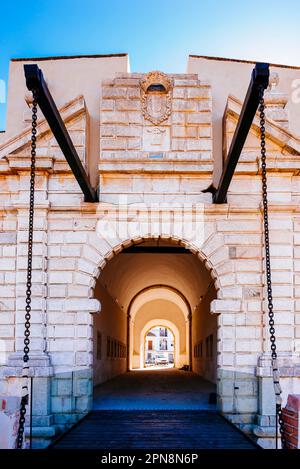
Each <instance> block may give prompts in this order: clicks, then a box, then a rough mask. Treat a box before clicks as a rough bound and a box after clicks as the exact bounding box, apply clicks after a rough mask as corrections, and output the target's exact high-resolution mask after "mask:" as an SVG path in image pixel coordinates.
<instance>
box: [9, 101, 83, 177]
mask: <svg viewBox="0 0 300 469" xmlns="http://www.w3.org/2000/svg"><path fill="white" fill-rule="evenodd" d="M59 112H60V115H61V118H62V119H63V121H64V122H65V123H67V122H68V121H70V120H71V119H74V118H75V117H77V116H78V115H80V114H81V113H82V112H85V102H84V98H83V96H78V97H76V98H74V99H72V100H71V101H69V102H68V103H66V104H64V106H62V107H61V108H59ZM48 132H50V128H49V125H48V123H47V121H46V119H39V120H38V123H37V139H38V140H39V139H41V138H42V137H43V136H44V135H45V134H47V133H48ZM30 140H31V126H27V127H26V128H25V129H24V130H22V131H21V132H19V133H18V134H16V135H14V136H13V137H11V138H10V139H8V140H6V141H5V142H3V143H1V144H0V160H1V159H2V158H5V159H6V158H7V159H8V160H10V158H8V157H9V156H13V164H15V159H16V158H17V157H18V154H17V153H16V152H17V150H18V149H21V148H24V146H26V145H28V144H30ZM13 152H14V155H11V153H13ZM19 158H21V159H25V158H24V155H22V156H21V155H20V156H19ZM38 160H39V157H37V163H38ZM0 170H1V166H0Z"/></svg>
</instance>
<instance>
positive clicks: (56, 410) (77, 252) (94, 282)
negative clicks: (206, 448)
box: [0, 59, 300, 447]
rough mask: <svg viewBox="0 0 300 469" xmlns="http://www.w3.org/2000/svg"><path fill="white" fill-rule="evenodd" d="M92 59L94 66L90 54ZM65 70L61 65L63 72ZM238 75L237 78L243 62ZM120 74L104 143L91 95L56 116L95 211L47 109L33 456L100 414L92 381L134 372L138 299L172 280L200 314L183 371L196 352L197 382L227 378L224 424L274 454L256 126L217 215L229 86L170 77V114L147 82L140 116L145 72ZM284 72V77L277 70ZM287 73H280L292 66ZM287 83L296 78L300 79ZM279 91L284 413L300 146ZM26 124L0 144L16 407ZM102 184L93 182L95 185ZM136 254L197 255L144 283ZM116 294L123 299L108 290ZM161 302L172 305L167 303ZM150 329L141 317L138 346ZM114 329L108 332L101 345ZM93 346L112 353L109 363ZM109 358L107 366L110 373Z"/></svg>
mask: <svg viewBox="0 0 300 469" xmlns="http://www.w3.org/2000/svg"><path fill="white" fill-rule="evenodd" d="M89 60H90V66H92V65H91V64H92V61H93V59H89ZM105 60H107V59H103V65H102V67H103V70H105V66H106V64H105ZM120 60H121V59H120ZM122 60H123V59H122ZM66 61H67V59H66V60H65V61H62V62H61V64H55V67H57V68H61V69H63V68H64V63H65V62H66ZM194 61H196V59H194ZM17 65H18V66H19V64H17ZM39 65H40V66H41V68H43V64H42V63H40V64H39ZM239 65H240V67H241V70H242V68H243V67H244V64H242V63H241V64H239ZM248 65H249V64H246V66H247V67H248ZM218 66H219V62H218V61H216V67H218ZM201 67H203V65H201ZM201 67H200V68H201ZM210 67H211V64H210ZM234 67H236V64H234ZM112 68H113V70H111V72H110V74H111V76H110V77H109V78H107V77H105V78H103V79H102V81H101V83H99V87H100V93H99V90H95V96H96V95H97V96H98V93H99V100H98V110H99V124H100V130H99V132H98V133H95V132H94V133H93V134H92V137H91V134H90V132H89V130H90V112H89V108H88V107H87V106H86V102H85V96H84V94H83V95H82V94H81V93H79V94H78V96H77V95H74V96H73V97H72V99H71V100H70V101H69V102H65V103H63V104H62V105H61V106H60V112H61V115H62V117H63V119H64V121H65V123H66V126H67V129H68V131H69V133H70V135H71V138H72V140H73V143H74V145H75V147H76V149H77V151H78V154H79V155H80V158H81V159H82V161H83V163H84V165H85V167H86V169H87V171H88V172H89V173H90V172H91V168H95V167H96V166H97V170H96V172H97V177H99V200H100V201H99V203H96V204H91V203H85V202H84V201H83V196H82V194H81V192H80V189H79V186H78V185H77V183H76V181H75V179H74V177H73V175H72V173H71V171H70V169H69V167H68V165H67V163H66V162H65V160H64V157H63V155H62V154H61V151H60V149H59V147H58V146H57V144H56V142H55V140H54V138H53V136H52V134H51V132H50V130H49V128H48V125H47V123H46V122H45V121H44V120H43V117H42V116H41V114H39V118H40V120H39V123H38V156H37V179H36V209H35V223H34V230H35V231H34V251H33V254H34V260H33V300H32V325H31V360H30V372H31V375H32V376H33V377H34V383H35V386H36V399H35V400H33V427H34V428H33V432H34V437H35V442H36V445H37V446H38V445H40V446H45V445H47V444H48V441H49V439H51V438H52V437H54V436H55V435H57V434H58V433H59V432H60V431H63V430H64V429H66V428H67V427H68V426H69V425H71V424H73V423H74V422H76V421H77V420H78V419H79V418H80V417H81V416H82V415H84V414H85V413H86V412H87V411H88V410H90V409H91V406H92V389H93V380H94V384H97V383H98V382H102V381H104V380H106V379H108V378H110V377H112V376H114V375H116V374H118V373H121V372H124V371H126V369H127V368H128V367H130V366H133V364H134V361H135V360H136V362H137V363H138V361H139V360H138V358H134V355H135V351H134V350H133V348H134V345H133V340H132V337H133V335H134V332H133V328H134V325H133V324H132V323H131V321H132V318H131V317H130V315H129V316H127V315H128V310H129V309H128V308H129V305H130V302H131V301H132V300H133V298H134V297H135V296H136V295H137V294H138V293H139V292H141V291H142V289H143V288H144V287H150V286H151V285H166V286H169V287H170V286H171V287H172V288H174V289H177V290H180V292H181V293H183V295H184V297H185V298H186V299H187V302H188V303H189V305H190V311H189V313H188V315H187V316H186V317H185V316H184V315H183V319H182V321H183V324H187V325H186V332H185V334H186V337H185V341H184V342H186V345H183V346H182V347H183V348H182V355H183V356H184V357H185V359H186V360H188V357H190V358H189V360H190V365H192V366H193V369H194V370H195V371H196V372H198V373H200V374H202V375H203V374H204V375H205V376H206V377H207V378H208V379H210V380H212V381H215V382H216V384H217V392H218V406H219V409H220V410H221V411H222V412H223V413H224V414H225V415H226V416H227V418H228V419H230V420H231V421H232V422H233V423H234V424H236V425H238V426H239V427H240V428H241V429H242V430H243V431H246V432H249V433H250V434H252V435H255V436H256V438H257V439H258V441H259V443H261V444H262V445H263V446H266V447H268V446H269V445H272V444H273V435H274V422H275V420H274V419H275V417H274V413H275V412H274V410H275V407H274V399H273V389H272V380H271V369H270V353H269V339H268V324H267V313H266V311H267V309H266V303H265V286H264V264H263V225H262V211H261V175H260V161H259V134H258V117H256V118H255V120H254V122H253V125H252V128H251V132H250V134H249V137H248V139H247V142H246V145H245V148H244V150H243V153H242V156H241V159H240V162H239V164H238V167H237V171H236V173H235V176H234V178H233V180H232V183H231V185H230V190H229V193H228V201H227V203H226V204H224V205H214V204H213V203H212V199H211V194H210V193H203V192H202V190H204V189H206V188H207V187H208V186H209V185H210V184H211V183H212V182H213V180H214V179H215V177H216V175H217V174H218V172H219V170H220V167H219V166H220V161H219V160H218V158H217V157H215V149H216V152H217V148H218V147H219V146H220V144H221V143H222V142H220V134H219V130H218V129H219V127H218V126H220V125H221V122H220V119H217V118H216V114H214V105H215V104H214V103H215V101H218V97H219V93H220V87H219V88H217V87H216V86H217V85H216V84H215V82H214V80H215V78H213V76H212V81H213V85H212V84H211V83H210V82H209V81H208V80H206V79H204V80H203V78H202V75H201V70H199V72H195V68H197V66H196V65H195V63H194V62H193V64H192V65H190V69H193V70H192V73H187V74H180V75H179V74H177V75H176V74H173V75H172V74H169V75H167V76H166V77H165V79H167V80H169V82H170V83H171V85H170V91H169V93H171V94H170V103H171V108H170V109H169V110H168V112H167V107H168V105H169V104H168V101H167V97H166V94H167V93H166V91H167V90H166V88H165V87H164V86H163V83H160V82H156V81H154V82H153V83H152V87H151V84H150V85H149V88H148V89H147V90H146V95H147V96H146V101H147V102H146V105H145V103H144V104H143V100H142V96H143V95H142V89H141V82H142V81H143V80H144V79H145V78H147V75H146V74H137V73H129V72H128V71H126V70H124V67H123V69H122V67H120V68H121V71H120V68H118V62H117V61H116V63H115V65H114V67H112ZM250 69H251V67H250ZM273 69H274V70H275V71H276V73H277V74H278V75H279V79H280V76H281V68H279V67H277V68H276V67H273ZM12 70H14V69H13V68H12ZM49 70H50V69H49ZM122 70H123V71H122ZM283 72H284V76H285V74H286V73H287V70H286V69H283ZM18 73H19V72H18ZM49 73H50V72H49ZM243 73H244V70H243V71H242V72H241V76H243ZM289 73H290V75H291V76H293V77H297V73H299V71H298V70H290V72H289ZM246 76H247V77H248V78H247V79H246V80H245V79H244V78H243V80H242V81H243V83H244V82H245V83H244V85H245V86H246V85H247V83H248V81H249V76H250V75H248V74H246ZM11 79H14V80H15V78H11ZM160 79H161V77H160ZM161 80H162V79H161ZM49 81H50V83H51V73H50V76H49ZM214 87H215V89H216V95H214ZM278 88H279V89H280V81H279V85H278ZM272 92H273V93H274V90H272V89H270V90H269V91H268V93H269V94H267V96H266V100H267V102H268V103H271V104H270V106H271V107H272V109H271V110H270V113H269V114H268V119H267V123H266V132H267V150H268V168H269V170H268V188H269V204H270V207H269V209H270V231H271V256H272V269H273V276H272V280H273V295H274V309H275V322H276V335H277V344H278V354H279V363H280V374H281V380H282V386H283V398H284V403H285V402H286V399H287V395H288V394H289V393H293V392H298V393H299V392H300V391H299V389H300V355H299V352H300V212H299V197H300V176H299V153H300V140H299V137H298V136H297V135H296V134H295V132H292V131H291V130H290V128H291V127H293V125H294V123H293V122H289V121H287V114H285V113H283V111H282V110H283V109H284V108H285V104H283V103H286V102H289V99H290V96H287V95H286V93H283V94H284V97H283V98H282V96H281V98H280V99H279V97H278V96H277V98H278V99H277V98H276V97H273V95H272ZM229 94H230V96H228V99H227V105H226V109H225V112H224V117H223V126H222V127H223V133H224V138H223V148H224V154H226V149H227V148H228V146H229V144H230V141H231V138H232V135H233V132H234V128H235V125H236V122H237V119H238V116H239V113H240V111H241V101H242V99H243V98H242V96H235V95H234V89H232V90H231V92H230V93H229ZM281 95H282V92H281ZM23 98H24V96H18V99H23ZM12 99H13V98H12ZM89 99H90V98H89ZM145 106H146V107H145ZM216 108H218V103H217V104H216ZM145 109H146V111H147V112H149V113H150V114H151V113H152V114H151V115H152V116H154V117H155V118H157V116H161V115H162V116H163V114H164V113H165V119H163V120H162V121H161V122H159V123H158V124H154V123H153V122H151V120H149V119H148V118H147V115H146V114H145ZM169 111H170V112H169ZM277 111H278V112H277ZM216 120H217V122H216ZM28 123H29V122H28V115H27V117H26V119H25V122H23V129H20V127H21V124H20V122H18V124H17V125H16V127H18V132H16V134H15V135H13V134H12V130H11V129H10V132H9V133H8V135H7V139H5V138H4V139H3V141H2V142H1V145H0V171H1V177H0V188H1V190H0V204H1V232H0V245H1V248H0V249H1V260H0V297H1V311H0V359H1V377H0V395H1V396H14V397H18V396H19V395H20V382H21V381H20V378H19V377H20V374H21V367H22V348H23V329H24V295H25V281H26V265H27V223H28V189H29V170H30V127H29V126H28ZM94 123H95V121H93V125H94ZM216 126H217V130H216V132H213V129H214V128H215V127H216ZM95 135H96V136H97V138H99V140H98V141H97V142H96V141H94V140H93V142H92V143H91V140H90V139H91V138H94V137H95ZM298 135H300V129H299V133H298ZM91 146H92V147H93V148H94V147H95V146H96V147H97V148H98V158H97V162H95V161H94V160H93V161H92V162H91V156H90V148H91ZM91 177H92V179H94V180H95V179H97V178H96V177H95V174H93V175H92V176H91ZM140 243H146V244H147V243H148V244H149V245H152V244H153V243H154V244H157V243H161V244H162V245H166V246H174V245H179V246H181V247H185V248H186V249H187V250H189V251H190V252H191V253H192V258H193V260H189V259H190V257H189V258H188V259H187V260H185V259H186V258H183V260H182V264H180V263H179V261H178V260H177V258H176V261H175V259H174V257H168V258H166V262H165V264H164V265H160V268H159V269H158V267H157V266H158V265H159V264H155V262H158V261H156V260H155V258H153V259H154V260H153V261H152V260H151V261H149V269H150V270H151V269H152V271H151V272H153V276H152V277H151V279H150V277H149V279H148V280H147V281H146V280H143V278H144V277H143V275H144V274H143V267H142V265H143V263H142V262H140V263H138V261H136V260H134V261H133V260H132V258H128V262H127V263H125V261H121V259H124V257H123V258H122V256H127V255H128V256H129V254H122V251H124V249H126V248H128V247H130V246H133V245H137V244H140ZM151 243H152V244H151ZM145 255H147V256H149V254H145ZM170 256H171V255H170ZM173 256H174V255H173ZM183 256H188V255H187V254H183ZM130 262H131V263H132V269H134V268H136V269H137V270H136V271H134V270H132V274H130V272H131V271H130V272H129V271H128V272H129V273H128V275H127V276H125V272H124V271H123V270H122V269H125V267H124V266H125V265H126V266H127V267H126V268H128V269H129V267H128V266H129V265H130ZM147 262H148V261H147ZM152 262H153V265H152V264H151V263H152ZM173 262H174V264H173ZM197 265H199V268H198V271H199V279H197V275H198V273H197V272H198V271H197ZM137 266H139V267H137ZM181 266H182V267H181ZM155 269H156V270H155ZM168 269H171V270H168ZM172 269H173V270H172ZM193 269H195V270H193ZM201 269H202V270H201ZM144 270H145V271H146V270H147V265H146V264H144ZM180 270H181V274H180ZM122 272H123V274H124V275H123V277H122V279H123V280H122V281H123V285H125V286H124V287H123V286H122V285H121V284H120V283H119V287H118V288H117V287H116V283H117V279H120V278H121V277H120V275H121V274H122ZM172 272H173V273H172ZM154 274H155V275H154ZM130 275H131V276H130ZM145 275H146V274H145ZM151 275H152V274H151ZM180 275H182V277H180ZM201 275H202V277H201ZM189 276H190V277H189ZM145 278H146V277H145ZM155 279H156V280H155ZM201 279H202V280H201ZM150 280H151V281H150ZM196 281H197V282H198V283H196ZM126 282H127V283H126ZM184 282H186V283H184ZM193 282H195V283H193ZM201 284H202V285H205V289H204V291H203V294H201V295H199V290H197V288H198V287H197V285H198V286H199V285H201ZM180 285H181V286H182V287H180ZM122 288H123V290H122ZM199 288H200V287H199ZM114 289H115V290H116V291H117V290H118V295H119V296H118V297H117V294H116V295H114V294H112V292H113V291H114ZM184 289H185V292H183V290H184ZM122 295H123V296H122ZM197 295H198V296H197ZM199 296H200V298H199ZM154 300H156V301H158V300H160V301H163V300H164V301H171V300H170V298H166V297H162V292H160V293H159V294H158V295H157V296H156V297H153V298H152V300H151V301H154ZM149 301H150V300H149ZM174 301H175V300H174ZM175 303H176V302H175ZM175 303H174V304H175ZM177 306H178V304H177ZM141 307H142V306H141ZM178 308H179V306H178ZM178 315H179V312H178ZM174 316H175V313H174ZM178 317H179V316H178ZM152 319H153V318H152V317H150V316H149V318H148V320H149V321H150V320H152ZM162 319H163V318H162ZM171 319H172V318H171ZM165 320H166V321H167V320H170V318H169V319H168V318H165ZM178 321H179V320H178ZM144 326H145V324H144V323H143V322H141V323H140V326H139V327H140V329H139V330H138V331H137V332H136V335H137V336H138V334H139V331H141V330H142V329H143V327H144ZM176 327H177V326H176ZM180 327H181V326H180ZM180 327H178V330H179V329H180ZM182 327H184V326H182ZM205 328H206V329H205ZM103 330H104V331H105V334H104V333H102V335H101V336H100V335H99V334H98V335H97V331H98V332H99V331H100V332H101V331H103ZM189 330H190V332H189ZM204 330H205V331H206V332H205V334H202V331H204ZM128 331H129V332H128ZM130 331H132V333H131V332H130ZM189 334H190V336H191V340H190V342H189ZM209 335H212V336H213V339H212V343H213V348H214V351H213V352H212V355H213V360H212V361H211V362H210V363H208V362H204V361H201V357H199V356H198V355H199V354H198V352H195V350H196V351H197V350H200V349H197V348H196V349H195V346H198V345H199V344H201V342H203V341H204V344H205V341H206V338H207V337H208V336H209ZM130 336H131V337H130ZM107 337H109V338H110V340H111V341H112V343H116V344H119V345H118V347H119V350H121V347H122V346H125V347H126V348H127V350H128V352H127V355H129V356H128V358H127V359H126V357H124V356H123V355H122V353H120V354H119V355H118V353H117V354H116V356H112V355H111V352H109V354H108V352H107V350H106V346H107ZM97 340H98V341H101V345H100V346H99V347H100V348H101V352H100V356H101V355H102V357H101V358H99V355H98V359H97V351H96V343H97ZM110 343H111V342H110ZM188 343H189V345H188ZM203 346H204V345H203ZM188 347H189V348H188ZM98 353H99V350H98ZM104 359H105V363H102V362H100V361H101V360H102V361H104ZM97 360H98V361H97ZM93 376H94V378H93ZM95 377H96V378H95Z"/></svg>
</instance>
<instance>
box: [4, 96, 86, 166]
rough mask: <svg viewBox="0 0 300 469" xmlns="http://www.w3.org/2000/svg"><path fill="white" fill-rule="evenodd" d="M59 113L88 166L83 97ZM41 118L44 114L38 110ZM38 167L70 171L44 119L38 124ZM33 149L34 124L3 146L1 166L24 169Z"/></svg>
mask: <svg viewBox="0 0 300 469" xmlns="http://www.w3.org/2000/svg"><path fill="white" fill-rule="evenodd" d="M59 113H60V115H61V117H62V120H63V121H64V124H65V126H66V128H67V130H68V133H69V135H70V137H71V140H72V142H73V144H74V146H75V148H76V150H77V153H78V155H79V157H80V159H81V161H82V163H83V164H84V163H85V155H86V131H87V116H86V108H85V102H84V98H83V96H78V97H77V98H75V99H73V100H71V101H69V102H68V103H66V104H65V105H64V106H62V107H61V108H59ZM38 115H40V116H41V111H40V110H38ZM36 146H37V150H36V154H37V167H39V166H41V168H46V167H47V168H48V167H49V168H50V166H52V169H60V170H63V169H64V168H66V169H67V168H68V165H67V162H66V160H65V157H64V155H63V153H62V152H61V150H60V148H59V146H58V144H57V142H56V139H55V137H54V136H53V134H52V131H51V130H50V128H49V125H48V122H47V121H46V119H45V118H40V119H38V123H37V145H36ZM30 150H31V125H29V126H27V127H26V128H24V129H23V130H22V131H21V132H19V133H18V134H16V135H14V136H13V137H12V138H10V139H8V140H6V141H4V142H3V143H1V144H0V166H1V167H3V169H4V166H7V168H10V169H12V168H14V169H15V168H17V169H18V168H19V167H20V168H22V166H23V167H24V169H25V168H26V166H27V163H28V160H29V159H30Z"/></svg>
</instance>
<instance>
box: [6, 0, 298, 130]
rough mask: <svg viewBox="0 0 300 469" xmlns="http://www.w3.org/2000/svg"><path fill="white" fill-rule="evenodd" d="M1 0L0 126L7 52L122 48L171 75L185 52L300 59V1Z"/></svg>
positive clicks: (135, 65)
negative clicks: (4, 0)
mask: <svg viewBox="0 0 300 469" xmlns="http://www.w3.org/2000/svg"><path fill="white" fill-rule="evenodd" d="M1 3H2V4H1V15H0V21H1V24H0V130H1V129H5V112H6V103H5V101H6V93H5V91H7V86H6V85H7V80H8V66H9V60H10V59H11V58H16V57H42V56H53V55H81V54H82V55H83V54H107V53H118V52H128V53H129V56H130V65H131V71H139V72H147V71H149V70H153V69H161V70H162V71H165V72H177V73H180V72H185V70H186V64H187V56H188V55H189V54H198V55H211V56H221V57H229V58H240V59H250V60H260V61H268V62H272V63H282V64H287V65H300V2H299V0H281V1H279V0H272V1H270V0H259V1H258V0H252V1H251V0H248V1H246V0H147V1H143V0H110V1H108V0H59V1H58V0H35V1H32V0H11V1H9V0H6V2H5V4H4V2H1ZM3 101H4V102H3Z"/></svg>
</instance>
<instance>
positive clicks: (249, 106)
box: [211, 63, 269, 204]
mask: <svg viewBox="0 0 300 469" xmlns="http://www.w3.org/2000/svg"><path fill="white" fill-rule="evenodd" d="M268 84H269V64H265V63H257V64H256V65H255V67H254V69H253V71H252V75H251V81H250V84H249V87H248V91H247V94H246V97H245V101H244V104H243V107H242V111H241V114H240V117H239V120H238V123H237V126H236V129H235V133H234V136H233V139H232V142H231V145H230V148H229V152H228V155H227V158H226V160H225V164H224V168H223V172H222V175H221V178H220V182H219V185H218V188H217V189H212V190H211V191H212V192H213V202H214V203H215V204H224V203H226V199H227V191H228V188H229V185H230V182H231V179H232V177H233V174H234V171H235V168H236V165H237V163H238V160H239V157H240V155H241V152H242V150H243V147H244V144H245V141H246V138H247V136H248V133H249V130H250V127H251V124H252V122H253V119H254V116H255V113H256V111H257V109H258V106H259V91H260V89H261V87H263V89H264V90H265V89H266V88H267V86H268Z"/></svg>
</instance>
